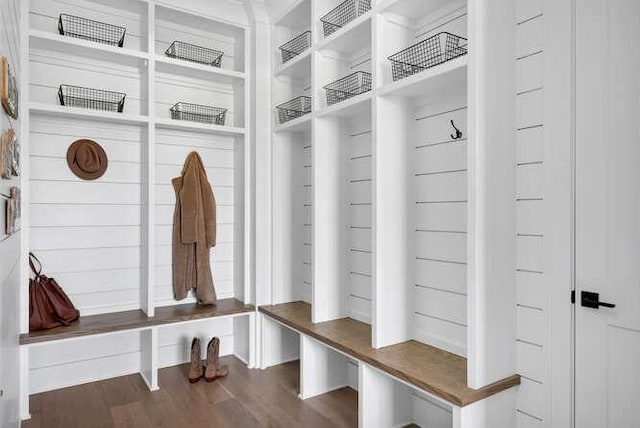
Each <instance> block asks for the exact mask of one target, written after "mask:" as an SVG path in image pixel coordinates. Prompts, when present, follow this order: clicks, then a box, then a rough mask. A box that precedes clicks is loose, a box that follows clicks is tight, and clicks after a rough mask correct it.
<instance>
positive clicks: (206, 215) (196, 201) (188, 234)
mask: <svg viewBox="0 0 640 428" xmlns="http://www.w3.org/2000/svg"><path fill="white" fill-rule="evenodd" d="M171 183H172V184H173V189H174V191H175V193H176V208H175V211H174V214H173V292H174V296H175V298H176V299H177V300H182V299H184V298H185V297H187V293H188V291H189V290H191V289H195V293H196V297H197V299H198V303H200V304H206V305H215V304H216V292H215V289H214V287H213V277H212V275H211V263H210V255H209V252H210V249H211V248H212V247H214V246H215V245H216V201H215V198H214V197H213V192H212V191H211V185H210V184H209V180H208V179H207V173H206V171H205V169H204V165H203V163H202V159H201V158H200V155H199V154H198V153H197V152H191V153H190V154H189V156H187V160H186V161H185V163H184V167H183V168H182V175H181V176H180V177H176V178H174V179H173V180H171Z"/></svg>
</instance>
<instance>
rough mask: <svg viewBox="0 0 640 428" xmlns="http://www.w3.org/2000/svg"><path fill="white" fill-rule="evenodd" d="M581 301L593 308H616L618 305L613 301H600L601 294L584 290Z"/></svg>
mask: <svg viewBox="0 0 640 428" xmlns="http://www.w3.org/2000/svg"><path fill="white" fill-rule="evenodd" d="M580 296H581V298H580V303H581V304H582V306H583V307H585V308H593V309H598V308H600V306H604V307H605V308H615V307H616V305H615V304H613V303H606V302H601V301H600V294H598V293H593V292H591V291H583V292H582V293H581V294H580Z"/></svg>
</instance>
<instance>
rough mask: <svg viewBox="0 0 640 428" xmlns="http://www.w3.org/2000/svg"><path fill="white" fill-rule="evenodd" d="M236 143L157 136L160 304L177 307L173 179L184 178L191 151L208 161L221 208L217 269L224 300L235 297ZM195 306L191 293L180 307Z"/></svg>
mask: <svg viewBox="0 0 640 428" xmlns="http://www.w3.org/2000/svg"><path fill="white" fill-rule="evenodd" d="M235 144H236V143H235V141H234V139H233V138H231V137H222V136H211V135H207V134H194V133H188V134H187V133H184V132H180V131H170V130H166V131H165V130H163V131H159V132H157V133H156V197H157V199H156V257H157V260H156V289H155V299H156V305H158V306H167V305H174V304H176V303H177V302H176V301H175V299H174V298H173V288H172V284H173V278H172V268H171V266H172V255H171V242H172V230H173V211H174V206H175V193H174V190H173V187H172V185H171V179H172V178H174V177H178V176H180V172H181V171H182V166H183V164H184V160H185V158H186V157H187V155H188V154H189V153H190V152H191V151H197V152H198V153H200V156H201V157H202V161H203V163H204V166H205V169H206V172H207V176H208V178H209V182H210V183H211V186H212V189H213V193H214V196H215V198H216V206H217V211H216V214H217V226H218V228H217V244H216V246H215V247H214V248H213V249H212V250H211V269H212V272H213V281H214V283H215V289H216V293H217V295H218V298H219V299H224V298H231V297H234V223H235V220H234V215H235V209H234V201H235V197H236V196H235V190H234V184H235V169H236V168H235V165H236V164H235V161H236V150H235V149H236V148H235ZM191 302H195V298H194V297H193V296H192V295H190V296H189V297H188V298H187V299H185V300H184V301H181V302H180V303H191Z"/></svg>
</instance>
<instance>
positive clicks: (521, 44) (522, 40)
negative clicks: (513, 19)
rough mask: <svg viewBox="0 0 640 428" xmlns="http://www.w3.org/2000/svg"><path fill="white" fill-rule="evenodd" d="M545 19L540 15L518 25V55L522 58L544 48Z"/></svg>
mask: <svg viewBox="0 0 640 428" xmlns="http://www.w3.org/2000/svg"><path fill="white" fill-rule="evenodd" d="M542 28H543V19H542V17H538V18H535V19H531V20H528V21H526V22H523V23H522V24H519V25H518V28H517V31H516V40H517V43H516V56H517V57H518V58H522V57H524V56H527V55H531V54H533V53H535V52H539V51H541V50H542Z"/></svg>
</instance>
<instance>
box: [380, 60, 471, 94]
mask: <svg viewBox="0 0 640 428" xmlns="http://www.w3.org/2000/svg"><path fill="white" fill-rule="evenodd" d="M466 88H467V55H464V56H461V57H460V58H456V59H454V60H451V61H448V62H445V63H444V64H440V65H438V66H435V67H433V68H430V69H428V70H425V71H423V72H422V73H417V74H414V75H412V76H409V77H406V78H404V79H402V80H398V81H396V82H393V83H389V84H388V85H385V86H383V87H382V88H380V89H379V90H378V95H379V96H381V97H384V96H401V97H408V98H416V97H424V96H440V95H442V96H444V95H447V94H450V93H452V92H454V91H466Z"/></svg>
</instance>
